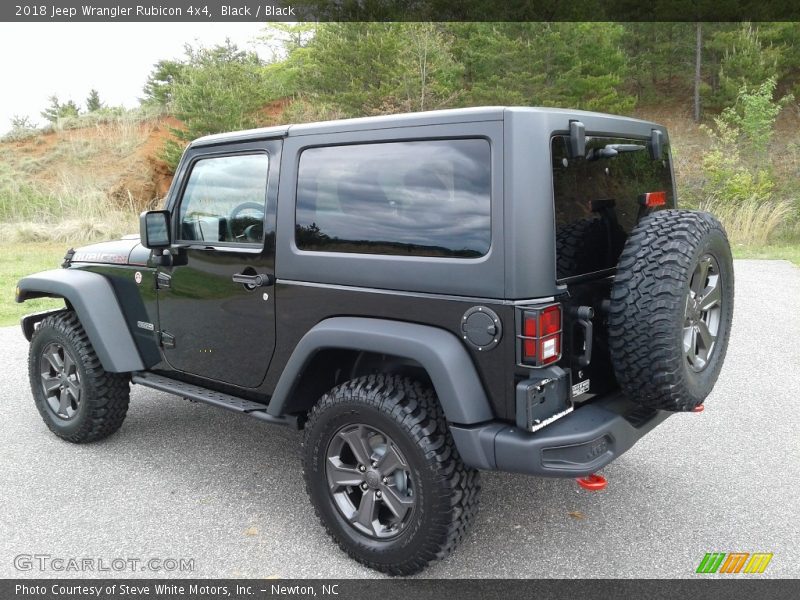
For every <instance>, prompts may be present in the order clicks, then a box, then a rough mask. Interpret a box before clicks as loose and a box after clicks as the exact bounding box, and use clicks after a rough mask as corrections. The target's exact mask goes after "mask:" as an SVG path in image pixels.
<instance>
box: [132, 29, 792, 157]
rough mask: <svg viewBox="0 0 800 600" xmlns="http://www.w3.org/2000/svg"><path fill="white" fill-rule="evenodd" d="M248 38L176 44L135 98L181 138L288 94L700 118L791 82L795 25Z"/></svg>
mask: <svg viewBox="0 0 800 600" xmlns="http://www.w3.org/2000/svg"><path fill="white" fill-rule="evenodd" d="M261 43H262V44H263V45H264V46H263V48H264V49H265V52H260V53H259V54H257V53H255V52H253V51H250V50H244V49H240V48H238V47H237V46H235V45H234V44H231V43H226V44H223V45H220V46H216V47H214V48H195V47H191V46H187V48H186V54H185V56H184V57H183V58H182V59H180V60H163V61H160V62H159V63H157V64H156V65H155V66H154V69H153V71H152V73H151V74H150V76H149V78H148V81H147V83H146V86H145V88H144V98H143V102H144V103H146V104H157V105H160V106H162V107H164V108H165V109H166V110H168V111H169V112H170V113H172V114H174V115H175V116H176V117H177V118H178V119H180V120H181V121H182V122H183V123H184V124H185V128H184V129H182V130H181V131H179V132H178V135H179V138H180V139H181V140H183V141H185V140H189V139H193V138H195V137H197V136H198V135H203V134H207V133H215V132H218V131H225V130H231V129H240V128H246V127H251V126H256V125H263V124H264V120H265V117H264V114H263V108H264V106H265V105H266V104H267V103H269V102H270V101H272V100H275V99H279V98H280V99H286V98H288V99H290V104H289V107H288V109H287V114H286V115H285V117H286V118H287V119H289V120H314V119H319V118H329V117H348V116H363V115H374V114H385V113H390V112H401V111H413V110H429V109H437V108H447V107H459V106H474V105H487V104H521V105H531V106H534V105H553V106H564V107H570V108H579V109H587V110H599V111H606V112H612V113H620V114H626V113H630V112H631V111H632V110H633V109H634V108H635V107H636V106H637V105H641V104H653V103H665V104H670V103H671V104H673V105H674V104H676V103H677V104H680V105H682V106H683V105H685V106H687V107H690V106H691V107H692V108H691V110H692V113H693V114H694V116H695V119H696V120H697V121H700V120H703V119H705V118H706V116H707V115H708V116H713V115H715V114H718V113H719V112H720V111H721V110H722V109H724V108H725V107H727V106H731V105H732V104H733V103H734V102H735V100H736V98H737V96H738V94H739V92H740V91H741V90H742V88H749V89H754V88H755V87H757V86H759V85H762V84H763V83H764V82H765V81H767V80H770V79H774V80H775V83H776V85H775V93H776V94H777V95H778V96H779V97H783V96H785V95H786V94H787V93H789V92H792V91H793V90H794V88H795V87H797V86H798V84H800V71H798V65H800V26H798V24H796V23H759V24H754V23H703V24H694V23H625V24H621V23H594V22H593V23H581V22H578V23H360V22H350V23H322V24H310V23H300V24H294V25H285V24H274V25H272V26H270V27H268V28H267V29H266V30H265V32H264V34H263V36H262V39H261ZM264 55H268V57H267V58H266V59H265V58H262V56H264ZM175 150H176V149H175V148H173V154H174V151H175ZM173 160H174V157H173Z"/></svg>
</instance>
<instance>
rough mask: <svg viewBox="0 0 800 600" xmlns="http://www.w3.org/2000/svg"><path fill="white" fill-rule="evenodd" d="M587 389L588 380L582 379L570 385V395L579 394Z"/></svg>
mask: <svg viewBox="0 0 800 600" xmlns="http://www.w3.org/2000/svg"><path fill="white" fill-rule="evenodd" d="M588 391H589V380H588V379H584V380H583V381H580V382H578V383H576V384H575V385H573V386H572V397H573V398H574V397H575V396H580V395H581V394H585V393H586V392H588Z"/></svg>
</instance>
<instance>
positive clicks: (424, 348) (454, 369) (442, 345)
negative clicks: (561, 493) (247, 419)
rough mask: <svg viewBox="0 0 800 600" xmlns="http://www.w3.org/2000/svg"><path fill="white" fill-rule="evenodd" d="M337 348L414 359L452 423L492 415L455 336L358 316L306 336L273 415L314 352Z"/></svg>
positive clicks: (286, 373) (327, 322)
mask: <svg viewBox="0 0 800 600" xmlns="http://www.w3.org/2000/svg"><path fill="white" fill-rule="evenodd" d="M333 348H341V349H344V350H360V351H364V352H376V353H381V354H389V355H394V356H400V357H403V358H410V359H412V360H415V361H416V362H418V363H419V364H420V365H421V366H422V367H423V368H424V369H425V370H426V371H427V373H428V375H429V377H430V379H431V382H432V383H433V387H434V389H435V390H436V394H437V396H438V397H439V402H440V403H441V406H442V409H443V411H444V414H445V417H446V418H447V420H448V421H449V422H451V423H458V424H462V425H468V424H474V423H482V422H485V421H489V420H491V419H493V418H494V415H493V414H492V409H491V406H490V404H489V400H488V398H487V397H486V393H485V391H484V389H483V385H482V384H481V381H480V379H479V378H478V374H477V372H476V370H475V365H474V364H473V362H472V359H471V358H470V356H469V354H468V353H467V351H466V349H465V348H464V346H463V345H462V344H461V342H459V340H458V338H456V336H455V335H453V334H452V333H449V332H447V331H445V330H443V329H438V328H436V327H431V326H428V325H418V324H415V323H403V322H399V321H390V320H384V319H370V318H360V317H333V318H330V319H326V320H324V321H322V322H320V323H318V324H317V325H315V326H314V327H313V328H312V329H310V330H309V331H308V332H307V333H306V334H305V335H304V336H303V337H302V339H301V340H300V342H299V343H298V344H297V346H296V347H295V349H294V352H293V353H292V356H291V357H290V358H289V361H288V362H287V363H286V367H285V368H284V370H283V373H282V375H281V377H280V379H279V381H278V384H277V386H276V387H275V392H274V393H273V395H272V398H271V399H270V403H269V408H268V412H269V413H270V414H271V415H273V416H276V417H278V416H282V415H283V414H284V407H285V406H286V404H287V403H288V400H289V398H291V396H292V392H293V390H294V389H295V386H296V385H297V383H298V381H299V380H300V378H301V377H303V376H304V375H305V373H304V371H305V368H306V366H307V365H308V363H309V361H310V360H311V358H312V357H313V356H314V354H315V353H316V352H318V351H319V350H324V349H333ZM309 376H313V374H311V375H309Z"/></svg>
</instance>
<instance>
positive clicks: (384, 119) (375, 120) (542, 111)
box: [190, 106, 660, 147]
mask: <svg viewBox="0 0 800 600" xmlns="http://www.w3.org/2000/svg"><path fill="white" fill-rule="evenodd" d="M506 113H519V114H525V113H527V114H531V115H534V114H538V115H540V116H542V117H546V118H552V117H559V116H563V117H566V118H602V119H604V120H607V119H613V120H619V121H621V122H626V123H628V124H633V123H637V124H640V125H648V126H652V127H660V126H658V125H657V124H656V123H652V122H650V121H644V120H641V119H634V118H632V117H623V116H619V115H609V114H604V113H598V112H590V111H584V110H574V109H566V108H550V107H523V106H479V107H473V108H454V109H447V110H431V111H425V112H413V113H402V114H396V115H381V116H376V117H359V118H355V119H337V120H334V121H319V122H315V123H302V124H295V125H276V126H273V127H260V128H257V129H246V130H243V131H232V132H229V133H217V134H213V135H207V136H204V137H201V138H198V139H196V140H194V141H193V142H192V143H191V144H190V146H192V147H197V146H212V145H217V144H223V143H229V142H244V141H255V140H259V139H266V138H275V137H286V136H295V135H312V134H322V133H345V132H348V131H363V130H370V129H390V128H393V127H420V126H424V125H445V124H452V123H469V122H475V121H500V120H503V119H504V118H505V116H506Z"/></svg>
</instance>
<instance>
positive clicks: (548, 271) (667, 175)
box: [17, 107, 733, 574]
mask: <svg viewBox="0 0 800 600" xmlns="http://www.w3.org/2000/svg"><path fill="white" fill-rule="evenodd" d="M675 205H676V197H675V184H674V181H673V173H672V165H671V160H670V148H669V140H668V136H667V132H666V131H665V129H664V128H663V127H661V126H659V125H656V124H654V123H649V122H645V121H640V120H635V119H629V118H623V117H616V116H611V115H603V114H597V113H590V112H581V111H568V110H558V109H540V108H503V107H489V108H472V109H461V110H447V111H437V112H428V113H416V114H406V115H396V116H385V117H374V118H364V119H352V120H342V121H332V122H326V123H312V124H305V125H293V126H281V127H270V128H265V129H256V130H251V131H243V132H238V133H229V134H221V135H213V136H209V137H204V138H201V139H199V140H197V141H195V142H193V143H192V144H190V145H189V147H188V148H187V150H186V152H185V153H184V156H183V158H182V160H181V163H180V166H179V168H178V170H177V173H176V176H175V179H174V182H173V184H172V187H171V189H170V192H169V196H168V198H167V200H166V209H165V210H161V211H149V212H146V213H143V214H142V217H141V230H140V235H139V236H131V237H128V238H124V239H122V240H120V241H115V242H105V243H101V244H95V245H91V246H87V247H84V248H80V249H78V250H76V251H73V250H70V251H69V252H68V254H67V256H66V257H65V261H64V264H63V265H62V267H63V268H61V269H56V270H52V271H46V272H43V273H38V274H35V275H31V276H29V277H25V278H24V279H22V280H21V281H20V282H19V287H18V290H17V301H18V302H24V301H25V300H27V299H29V298H38V297H42V296H48V297H57V298H63V299H64V302H65V306H64V308H63V309H61V310H56V311H49V312H47V313H40V314H36V315H31V316H28V317H25V318H24V319H23V321H22V328H23V331H24V333H25V336H26V337H27V338H28V339H29V340H30V361H29V367H30V382H31V387H32V391H33V397H34V400H35V402H36V406H37V408H38V410H39V412H40V413H41V415H42V417H43V418H44V421H45V422H46V424H47V426H48V427H49V428H50V429H51V430H52V431H53V432H54V433H55V434H56V435H58V436H60V437H62V438H64V439H66V440H69V441H71V442H90V441H94V440H98V439H100V438H103V437H105V436H108V435H110V434H111V433H113V432H114V431H116V430H117V429H118V428H119V427H120V425H121V424H122V421H123V419H124V418H125V413H126V410H127V408H128V397H129V384H130V383H135V384H139V385H142V386H147V387H151V388H155V389H158V390H163V391H166V392H171V393H174V394H177V395H179V396H183V397H185V398H189V399H192V400H196V401H201V402H207V403H210V404H213V405H217V406H220V407H223V408H228V409H230V410H232V411H236V412H239V413H244V414H246V415H248V416H251V417H255V418H257V419H261V420H263V421H266V422H269V423H280V424H286V425H292V426H295V427H300V428H303V429H304V430H305V431H304V447H303V469H304V474H305V480H306V486H307V490H308V493H309V496H310V498H311V501H312V503H313V505H314V508H315V509H316V512H317V513H318V515H319V517H320V519H321V521H322V523H323V524H324V526H325V527H326V528H327V530H328V531H329V533H330V534H331V536H333V538H334V539H335V540H336V541H337V542H338V543H339V545H340V546H341V547H342V548H343V549H344V550H345V551H346V552H348V553H349V554H350V555H351V556H353V557H354V558H356V559H357V560H359V561H361V562H363V563H364V564H366V565H369V566H371V567H373V568H375V569H379V570H381V571H385V572H388V573H392V574H409V573H414V572H417V571H419V570H421V569H423V568H424V567H425V566H426V565H427V564H428V563H429V562H430V561H432V560H435V559H439V558H442V557H444V556H446V555H447V554H448V553H449V552H450V551H451V550H452V549H453V548H454V547H455V546H456V545H457V544H458V543H459V542H460V541H461V539H462V538H463V537H464V535H465V533H466V531H467V529H468V526H469V525H470V523H471V521H472V520H473V519H474V518H475V514H476V511H477V508H478V495H479V491H480V484H479V470H502V471H513V472H517V473H528V474H531V475H539V476H545V477H574V478H587V476H592V475H593V474H595V473H596V471H597V470H598V469H601V468H602V467H603V466H605V465H607V464H608V463H609V462H611V461H612V460H614V459H615V458H617V457H618V456H620V455H621V454H622V453H623V452H625V451H626V450H627V449H628V448H630V447H631V446H632V445H633V444H634V443H636V441H637V440H638V439H639V438H640V437H642V436H643V435H645V434H646V433H647V432H649V431H650V430H652V429H653V428H654V427H655V426H656V425H658V424H659V423H661V422H662V421H664V419H666V418H667V417H668V416H669V415H670V414H671V413H673V412H676V411H692V410H696V409H697V408H698V407H700V406H701V403H702V402H703V400H704V399H705V398H706V396H707V395H708V394H709V392H710V391H711V389H712V387H713V385H714V383H715V381H716V379H717V376H718V374H719V371H720V368H721V366H722V362H723V360H724V357H725V351H726V347H727V342H728V337H729V334H730V328H731V317H732V313H733V267H732V261H731V253H730V249H729V246H728V242H727V239H726V235H725V232H724V230H723V228H722V226H721V225H720V224H719V223H718V222H717V221H716V220H715V219H714V218H713V217H712V216H710V215H708V214H705V213H701V212H690V211H684V210H677V209H676V208H675ZM594 481H595V480H594V479H589V480H588V481H586V480H584V483H585V484H586V485H587V486H590V485H591V484H592V483H593V482H594Z"/></svg>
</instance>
